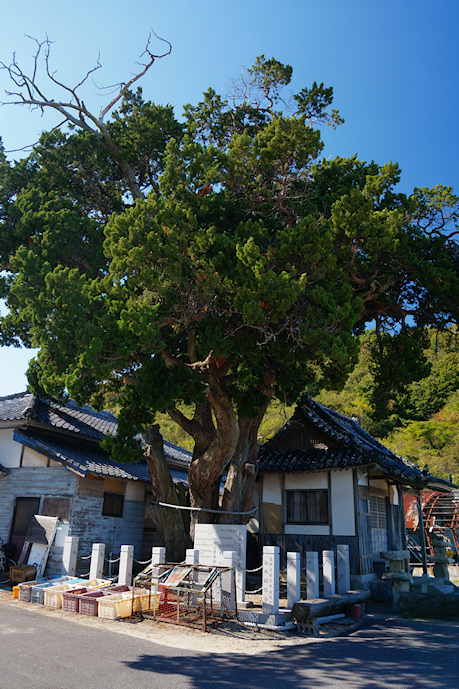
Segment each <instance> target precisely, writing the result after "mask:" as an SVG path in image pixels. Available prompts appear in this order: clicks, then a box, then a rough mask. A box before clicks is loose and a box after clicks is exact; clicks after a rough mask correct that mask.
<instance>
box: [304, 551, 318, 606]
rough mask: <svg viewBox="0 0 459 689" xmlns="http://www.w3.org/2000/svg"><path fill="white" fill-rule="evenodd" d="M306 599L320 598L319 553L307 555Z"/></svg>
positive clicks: (308, 553)
mask: <svg viewBox="0 0 459 689" xmlns="http://www.w3.org/2000/svg"><path fill="white" fill-rule="evenodd" d="M306 597H307V599H308V600H311V599H312V598H318V597H319V553H315V552H307V553H306Z"/></svg>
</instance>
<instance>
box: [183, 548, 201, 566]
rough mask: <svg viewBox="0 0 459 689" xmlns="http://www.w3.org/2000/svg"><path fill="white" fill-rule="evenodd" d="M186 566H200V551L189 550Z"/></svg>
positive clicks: (186, 556)
mask: <svg viewBox="0 0 459 689" xmlns="http://www.w3.org/2000/svg"><path fill="white" fill-rule="evenodd" d="M185 564H187V565H198V564H199V550H195V549H194V548H187V551H186V555H185Z"/></svg>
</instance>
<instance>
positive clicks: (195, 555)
mask: <svg viewBox="0 0 459 689" xmlns="http://www.w3.org/2000/svg"><path fill="white" fill-rule="evenodd" d="M185 564H187V565H198V564H199V550H196V549H195V548H187V550H186V553H185ZM197 575H198V574H197V572H193V581H197ZM197 602H198V596H197V594H196V593H192V594H191V598H190V603H191V605H197Z"/></svg>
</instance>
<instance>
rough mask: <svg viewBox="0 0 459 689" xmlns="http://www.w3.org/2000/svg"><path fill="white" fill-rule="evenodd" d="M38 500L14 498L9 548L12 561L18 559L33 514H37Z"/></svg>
mask: <svg viewBox="0 0 459 689" xmlns="http://www.w3.org/2000/svg"><path fill="white" fill-rule="evenodd" d="M39 507H40V498H16V506H15V508H14V516H13V523H12V525H11V534H10V546H11V557H12V558H13V560H16V561H17V559H18V558H19V555H20V554H21V551H22V546H23V545H24V541H25V537H26V535H27V531H28V529H29V526H30V522H31V521H32V517H33V515H34V514H38V510H39Z"/></svg>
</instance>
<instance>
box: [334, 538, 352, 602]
mask: <svg viewBox="0 0 459 689" xmlns="http://www.w3.org/2000/svg"><path fill="white" fill-rule="evenodd" d="M336 560H337V570H338V581H337V589H338V593H341V594H343V593H347V592H348V591H349V590H350V588H351V569H350V564H349V546H348V545H346V544H345V543H340V544H339V545H337V546H336Z"/></svg>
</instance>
